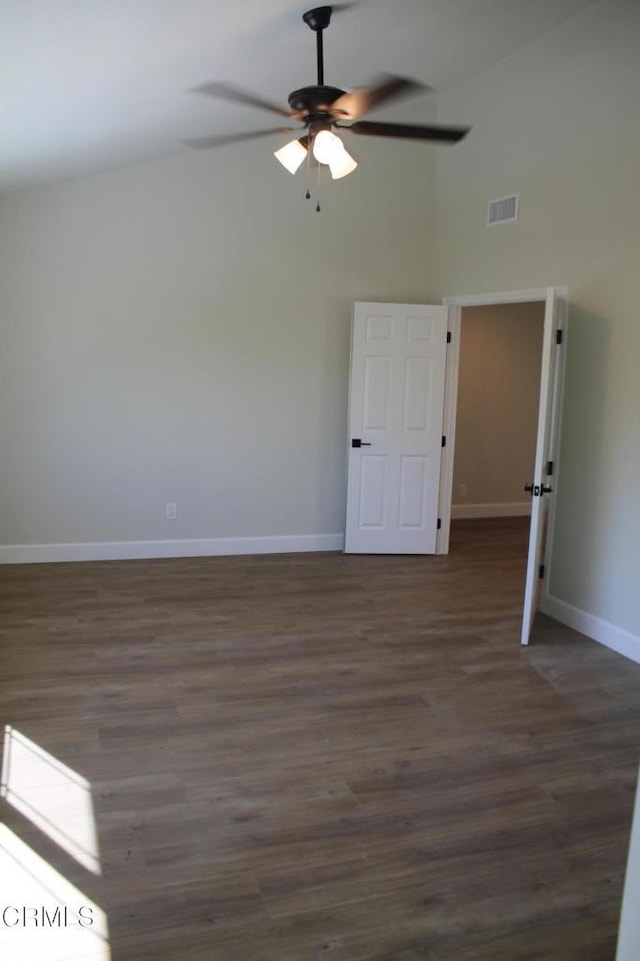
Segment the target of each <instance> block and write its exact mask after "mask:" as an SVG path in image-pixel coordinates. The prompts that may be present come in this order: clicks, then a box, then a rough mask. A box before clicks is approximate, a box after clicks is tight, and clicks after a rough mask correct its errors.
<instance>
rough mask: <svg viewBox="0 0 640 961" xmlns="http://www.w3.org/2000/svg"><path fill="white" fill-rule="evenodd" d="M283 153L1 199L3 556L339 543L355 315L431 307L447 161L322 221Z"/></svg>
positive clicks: (378, 151) (335, 199)
mask: <svg viewBox="0 0 640 961" xmlns="http://www.w3.org/2000/svg"><path fill="white" fill-rule="evenodd" d="M362 139H364V138H362ZM273 146H277V144H275V145H269V144H268V143H267V141H266V140H265V141H258V142H256V143H246V144H241V145H236V146H230V147H226V148H224V149H219V150H216V151H210V152H197V153H196V152H189V153H182V154H180V155H176V156H174V157H170V158H165V159H158V160H155V161H153V162H149V163H144V164H140V165H137V166H132V167H128V168H123V169H120V170H115V171H112V172H109V173H103V174H100V175H95V176H91V177H86V178H82V179H77V180H73V181H69V182H66V183H61V184H58V185H53V186H49V187H46V188H42V189H37V190H31V191H28V192H25V193H21V194H16V195H14V196H9V197H5V198H4V199H3V200H2V201H1V202H0V325H1V330H0V339H1V342H2V350H1V351H0V450H1V451H2V456H1V457H0V545H25V544H36V545H43V544H44V545H46V544H62V543H87V542H105V541H106V542H113V541H135V542H141V541H154V540H169V539H187V538H229V537H230V538H237V537H249V538H252V537H265V536H267V537H269V536H270V537H279V536H284V535H308V534H309V535H324V534H329V535H333V534H337V535H341V534H342V532H343V531H344V515H345V489H346V483H345V470H346V456H345V454H346V429H347V424H346V420H347V388H348V366H349V340H350V328H351V312H352V304H353V302H354V301H355V300H385V301H386V300H398V301H416V302H423V301H424V300H425V295H426V291H427V287H428V270H429V260H430V236H431V198H432V193H433V188H432V174H433V151H434V148H432V147H430V146H428V147H426V148H421V147H418V148H417V149H416V145H412V144H406V143H385V142H378V141H374V140H371V141H367V142H366V143H364V144H362V145H361V144H360V142H359V143H358V145H357V149H354V153H356V154H357V157H358V159H359V161H360V166H359V168H358V170H357V171H356V172H355V173H354V174H352V175H351V176H350V177H348V178H345V179H344V180H340V181H335V182H332V181H330V180H325V181H324V182H321V188H320V189H321V196H320V202H321V206H322V208H323V209H322V212H321V213H316V212H315V210H314V207H315V202H311V201H307V200H305V198H304V193H305V190H306V186H307V182H306V179H305V173H304V171H300V172H299V174H298V176H297V177H296V178H295V179H294V178H293V177H291V176H290V175H289V174H288V173H287V172H285V171H284V170H283V169H282V167H280V165H279V164H278V163H277V162H276V161H275V160H274V159H273V158H272V157H271V149H273ZM398 169H401V170H402V171H403V176H402V177H398V176H396V174H397V170H398ZM166 502H175V503H177V505H178V517H177V520H175V521H167V520H166V519H165V504H166ZM336 546H338V545H336ZM236 547H237V545H236ZM276 547H277V544H276ZM6 556H10V557H13V556H15V555H14V554H10V555H6V553H5V558H6Z"/></svg>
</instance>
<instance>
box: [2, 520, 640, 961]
mask: <svg viewBox="0 0 640 961" xmlns="http://www.w3.org/2000/svg"><path fill="white" fill-rule="evenodd" d="M525 549H526V530H525V528H524V527H523V524H522V522H521V521H520V520H519V519H514V520H506V521H500V522H496V521H492V522H488V521H465V522H458V524H457V525H456V527H455V529H454V533H453V536H452V544H451V554H450V555H449V556H448V557H446V558H437V557H428V558H420V557H379V556H363V557H361V556H343V555H340V554H306V555H304V554H303V555H288V556H262V557H234V558H213V559H209V558H205V559H186V560H160V561H132V562H108V563H92V564H59V565H31V566H15V567H5V568H3V569H0V601H1V605H2V608H1V610H2V614H1V618H0V628H1V631H0V639H1V674H2V694H1V700H0V705H1V708H2V718H3V723H4V724H5V725H10V726H11V727H12V728H15V729H16V730H17V731H19V732H20V733H21V735H24V736H25V737H27V738H30V739H31V740H32V741H33V742H35V743H36V744H37V745H39V747H40V748H42V749H43V750H45V751H46V752H49V753H50V754H51V755H52V756H53V757H54V758H56V759H58V760H60V761H62V762H64V764H66V765H68V766H69V767H70V768H72V769H73V770H74V771H76V772H78V774H80V775H81V776H82V777H84V778H86V779H87V780H88V781H89V782H90V784H91V791H92V800H93V807H94V813H95V819H96V824H97V836H98V842H99V856H100V860H101V863H102V868H101V870H102V873H101V874H100V875H97V874H94V873H92V872H91V871H88V870H87V869H86V868H85V867H82V866H81V865H79V864H78V863H77V862H76V861H75V860H74V859H73V858H72V857H70V856H69V855H67V854H66V853H65V852H64V851H63V849H62V848H61V846H60V845H59V844H58V843H56V841H55V840H52V839H51V838H49V837H47V834H46V832H45V831H44V830H43V829H42V826H36V825H34V823H32V819H31V818H30V817H28V816H26V815H25V814H23V813H19V812H18V811H17V810H16V809H15V808H14V807H13V805H12V804H9V803H7V802H6V801H5V800H2V801H0V807H1V815H2V820H3V821H4V822H5V824H6V825H7V826H8V827H9V828H10V829H11V831H13V832H14V834H15V835H17V836H18V837H19V838H21V839H22V841H24V842H25V843H26V844H28V845H29V846H30V847H31V848H32V849H33V850H34V851H35V852H37V853H38V854H39V855H40V856H41V857H42V858H44V860H45V861H47V862H48V863H49V864H51V865H52V866H53V867H54V868H55V869H56V870H57V871H58V872H59V873H60V874H61V875H63V876H64V877H65V878H68V879H69V880H70V881H71V882H72V883H73V884H74V885H76V886H77V887H78V889H79V890H81V891H82V892H84V894H85V895H86V896H87V897H90V898H92V899H93V900H94V901H95V903H96V904H98V905H99V906H100V907H101V908H102V909H103V910H104V911H105V912H106V913H107V915H108V923H109V938H110V951H111V957H112V959H113V961H169V959H171V961H173V959H180V961H318V959H327V961H613V958H614V955H615V940H616V931H617V923H618V914H619V907H620V898H621V892H622V883H623V875H624V866H625V859H626V852H627V844H628V838H629V827H630V821H631V812H632V804H633V797H634V790H635V779H636V774H637V765H638V757H639V753H640V749H639V745H640V696H639V695H640V666H638V665H634V664H633V663H631V662H630V661H628V660H625V659H624V658H622V657H619V656H618V655H616V654H614V653H612V652H610V651H608V650H606V649H604V648H603V647H601V646H599V645H597V644H595V643H593V642H591V641H588V640H586V639H585V638H583V637H581V636H580V635H577V634H575V633H573V632H571V631H569V630H567V629H564V628H561V627H559V626H558V625H557V624H555V623H553V622H552V621H550V620H547V619H545V618H540V619H539V620H538V622H537V625H536V634H535V643H534V644H533V645H532V646H531V647H530V648H528V649H521V648H520V646H519V643H518V635H519V621H520V610H521V604H522V586H523V579H524V563H525ZM0 883H1V884H2V885H3V888H4V889H3V893H2V899H4V900H3V903H9V901H7V897H8V896H9V893H10V890H11V879H10V878H7V877H3V878H2V879H1V882H0ZM8 892H9V893H8ZM13 934H14V937H15V936H16V934H15V931H14V933H13ZM1 938H2V932H0V939H1ZM0 947H1V940H0ZM0 953H1V950H0ZM43 961H48V958H47V956H46V955H44V956H43Z"/></svg>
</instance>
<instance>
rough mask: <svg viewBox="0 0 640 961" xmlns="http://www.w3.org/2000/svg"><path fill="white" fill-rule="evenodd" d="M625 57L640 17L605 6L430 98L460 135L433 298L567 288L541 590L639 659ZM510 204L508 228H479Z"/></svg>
mask: <svg viewBox="0 0 640 961" xmlns="http://www.w3.org/2000/svg"><path fill="white" fill-rule="evenodd" d="M638 49H640V5H639V4H638V3H637V2H635V0H606V2H601V3H595V4H594V5H593V6H592V7H589V8H588V9H587V10H586V11H585V12H583V13H581V14H579V15H577V16H576V17H574V18H573V19H572V20H570V21H568V22H567V23H566V24H564V25H563V26H561V27H560V28H558V29H557V30H555V31H553V32H551V33H549V34H547V35H546V36H544V37H542V38H540V39H539V40H538V41H536V42H535V43H532V44H530V45H529V46H528V47H526V48H525V49H523V50H521V51H520V52H518V53H516V54H514V55H513V56H512V57H509V58H507V59H505V60H503V61H501V62H500V63H499V64H497V65H495V66H494V67H493V68H492V69H491V70H488V71H486V72H485V73H484V74H482V75H481V76H478V77H476V78H475V79H474V81H473V83H465V84H463V85H461V86H460V87H458V88H456V89H455V90H451V91H449V92H446V93H444V94H442V95H441V96H440V98H439V113H440V119H441V120H443V121H444V120H445V119H447V120H449V121H451V122H458V121H466V122H468V123H470V124H472V126H473V129H472V131H471V133H470V134H469V136H468V138H467V139H466V140H465V141H464V142H463V143H462V144H460V145H459V148H458V147H456V149H455V150H452V151H450V152H447V153H446V156H445V155H444V153H442V154H439V155H438V157H437V161H436V207H435V221H434V223H435V234H434V236H435V237H436V238H437V243H436V244H435V245H434V270H433V277H434V281H435V289H434V290H433V291H432V293H433V294H434V295H435V296H458V295H462V294H477V293H483V292H493V291H504V290H514V289H529V288H537V287H545V286H550V285H564V284H566V285H567V286H568V288H569V300H570V310H569V335H568V340H567V343H566V350H567V371H566V392H565V406H564V417H563V428H562V453H561V458H560V465H559V468H560V473H559V477H558V479H557V480H558V486H557V491H556V496H557V502H556V504H557V518H556V525H555V532H554V540H553V546H552V567H551V574H550V580H549V581H548V583H549V590H550V592H551V595H552V596H553V597H555V598H556V599H557V600H558V601H559V604H560V608H559V609H561V610H562V611H563V612H564V613H565V614H566V615H567V616H570V617H575V618H577V620H576V621H575V623H582V624H585V625H587V627H589V628H592V629H594V630H601V631H602V632H605V633H606V632H609V633H610V632H611V629H613V630H615V632H617V636H622V635H624V637H627V638H628V639H629V640H630V641H633V640H634V639H635V642H636V648H637V649H638V650H639V651H640V648H638V647H637V642H638V638H640V606H639V605H638V603H637V586H636V584H635V580H636V579H635V578H634V576H633V575H632V573H631V572H633V571H637V570H639V569H640V502H639V500H638V493H637V477H638V470H639V468H640V418H638V411H639V410H640V380H639V379H638V376H637V359H638V357H639V356H640V324H639V323H638V303H640V271H639V270H638V263H637V260H638V241H639V239H640V178H639V177H638V157H639V156H640V120H639V118H640V57H638ZM515 191H517V192H518V193H519V195H520V216H519V220H518V221H517V222H516V223H513V224H508V225H502V226H497V227H491V228H487V227H486V216H487V203H488V201H489V200H491V199H495V198H498V197H502V196H505V195H506V194H509V193H511V192H515ZM583 615H584V616H583Z"/></svg>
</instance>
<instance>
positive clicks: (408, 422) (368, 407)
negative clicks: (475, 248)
mask: <svg viewBox="0 0 640 961" xmlns="http://www.w3.org/2000/svg"><path fill="white" fill-rule="evenodd" d="M447 317H448V310H447V308H446V307H441V306H433V307H432V306H426V305H416V304H371V303H357V304H356V305H355V310H354V321H353V339H352V355H351V378H350V402H349V438H350V440H351V438H357V439H360V441H361V442H362V446H359V447H352V446H350V447H349V475H348V485H347V524H346V536H345V551H347V552H355V553H381V554H387V553H388V554H393V553H401V554H402V553H407V554H430V553H433V552H434V551H435V541H436V527H437V512H438V485H439V474H440V451H441V438H442V411H443V402H444V370H445V358H446V332H447Z"/></svg>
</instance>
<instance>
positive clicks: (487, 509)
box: [451, 500, 531, 520]
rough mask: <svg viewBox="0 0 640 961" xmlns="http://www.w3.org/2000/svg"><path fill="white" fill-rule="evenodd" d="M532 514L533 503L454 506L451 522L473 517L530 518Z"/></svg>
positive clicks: (452, 507) (518, 502)
mask: <svg viewBox="0 0 640 961" xmlns="http://www.w3.org/2000/svg"><path fill="white" fill-rule="evenodd" d="M530 514H531V501H530V500H528V501H516V502H513V503H511V504H452V505H451V520H462V519H464V518H469V519H471V518H473V517H528V516H529V515H530Z"/></svg>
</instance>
